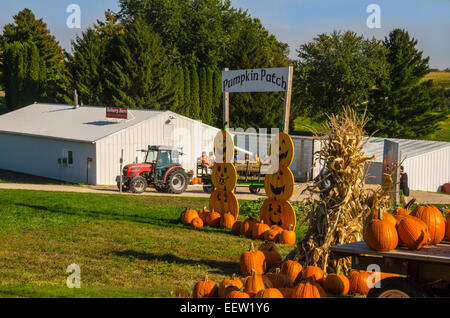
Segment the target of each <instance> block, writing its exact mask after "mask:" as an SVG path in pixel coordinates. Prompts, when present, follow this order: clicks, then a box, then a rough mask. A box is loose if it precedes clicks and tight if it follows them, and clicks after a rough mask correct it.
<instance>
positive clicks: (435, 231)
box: [411, 205, 446, 245]
mask: <svg viewBox="0 0 450 318" xmlns="http://www.w3.org/2000/svg"><path fill="white" fill-rule="evenodd" d="M411 215H412V216H415V217H417V218H419V219H421V220H422V221H424V222H425V224H426V225H427V226H428V233H429V234H430V239H431V240H430V242H429V244H433V245H436V244H439V243H440V242H441V241H442V240H443V239H444V237H445V230H446V228H445V227H446V226H445V218H444V216H443V215H442V213H441V211H439V209H438V208H436V207H435V206H434V205H426V206H418V207H417V208H415V209H414V211H412V212H411Z"/></svg>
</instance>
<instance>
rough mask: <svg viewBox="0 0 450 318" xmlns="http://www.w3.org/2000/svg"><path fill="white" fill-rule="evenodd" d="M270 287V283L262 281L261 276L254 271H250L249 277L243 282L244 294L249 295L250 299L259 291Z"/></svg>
mask: <svg viewBox="0 0 450 318" xmlns="http://www.w3.org/2000/svg"><path fill="white" fill-rule="evenodd" d="M271 287H272V286H271V285H270V282H268V281H267V280H266V281H264V279H263V275H262V274H258V273H257V272H256V270H252V273H251V275H250V276H247V277H246V278H245V280H244V292H246V293H247V294H249V295H250V297H255V296H256V294H257V293H258V292H259V291H260V290H263V289H265V288H271Z"/></svg>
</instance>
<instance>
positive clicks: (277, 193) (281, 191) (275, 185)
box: [264, 166, 295, 201]
mask: <svg viewBox="0 0 450 318" xmlns="http://www.w3.org/2000/svg"><path fill="white" fill-rule="evenodd" d="M294 185H295V182H294V175H293V174H292V171H291V170H290V169H289V168H285V167H283V166H280V168H279V169H278V171H277V172H276V173H274V174H266V177H265V179H264V190H266V194H267V196H268V197H269V198H270V199H274V200H284V201H287V200H289V199H290V198H291V197H292V195H293V194H294Z"/></svg>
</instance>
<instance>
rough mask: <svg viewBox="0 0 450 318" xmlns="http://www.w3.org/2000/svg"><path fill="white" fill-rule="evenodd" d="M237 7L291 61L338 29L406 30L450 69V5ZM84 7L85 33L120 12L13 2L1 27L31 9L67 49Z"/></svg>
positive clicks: (236, 0) (237, 2)
mask: <svg viewBox="0 0 450 318" xmlns="http://www.w3.org/2000/svg"><path fill="white" fill-rule="evenodd" d="M231 2H232V5H233V6H234V7H239V8H243V9H244V10H248V13H249V14H250V15H251V16H252V17H258V18H259V19H260V20H261V22H262V23H263V25H264V26H265V27H266V28H267V29H268V30H269V32H270V33H273V34H275V35H276V36H277V38H278V39H279V40H280V41H283V42H286V43H288V44H289V46H290V50H291V55H290V56H291V57H292V58H295V57H296V49H297V48H298V47H299V46H300V44H302V43H306V42H309V41H311V40H312V39H313V38H314V37H315V36H316V35H317V34H319V33H329V32H331V31H333V30H335V29H336V30H353V31H355V32H357V33H358V34H362V35H364V36H365V37H367V38H371V37H373V36H374V37H376V38H377V39H383V38H384V37H385V36H387V35H388V34H389V32H390V31H391V30H392V29H394V28H405V29H407V30H408V31H409V33H410V35H412V36H413V37H414V38H416V39H418V41H419V43H418V47H419V48H420V49H421V50H423V51H424V55H425V56H429V57H430V65H431V67H433V68H440V69H444V68H447V67H450V1H449V0H408V1H406V0H383V1H381V0H372V1H365V0H231ZM72 3H74V4H78V5H79V6H80V7H81V27H82V30H83V29H85V28H87V27H89V26H91V25H92V24H94V23H95V22H96V20H97V19H103V13H104V11H105V10H106V9H108V8H110V9H111V10H113V11H117V10H118V1H117V0H71V1H65V0H39V1H36V0H9V1H6V0H4V1H3V5H2V10H1V11H0V28H1V30H2V29H3V25H5V24H7V23H11V22H12V16H13V15H14V14H16V13H17V12H18V11H20V10H21V9H23V8H25V7H27V8H30V9H31V10H32V11H33V12H34V13H35V14H36V16H37V17H39V18H43V19H44V21H45V22H46V23H47V24H48V26H49V28H50V30H51V32H52V34H53V35H55V37H56V38H57V40H58V41H59V42H60V43H61V45H62V46H63V47H64V48H65V49H69V48H70V41H71V40H72V39H73V38H74V37H75V35H76V34H79V33H80V32H81V31H80V30H78V29H69V28H67V26H66V19H67V17H68V16H69V13H66V8H67V6H68V5H69V4H72ZM372 3H374V4H377V5H379V7H380V9H381V28H379V29H369V28H368V27H367V25H366V20H367V17H368V16H369V15H370V13H367V12H366V8H367V6H368V5H369V4H372Z"/></svg>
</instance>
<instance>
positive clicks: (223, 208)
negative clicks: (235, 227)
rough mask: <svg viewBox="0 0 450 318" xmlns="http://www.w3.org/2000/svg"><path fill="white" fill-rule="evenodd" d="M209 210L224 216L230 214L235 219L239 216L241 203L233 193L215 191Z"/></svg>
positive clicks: (210, 199)
mask: <svg viewBox="0 0 450 318" xmlns="http://www.w3.org/2000/svg"><path fill="white" fill-rule="evenodd" d="M209 209H210V210H214V211H217V212H219V213H220V214H224V213H227V212H230V213H231V214H232V215H233V216H234V219H235V220H237V218H238V216H239V203H238V200H237V199H236V196H235V195H234V193H233V192H231V191H228V190H227V191H225V190H218V189H216V190H214V192H213V193H211V196H210V197H209Z"/></svg>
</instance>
